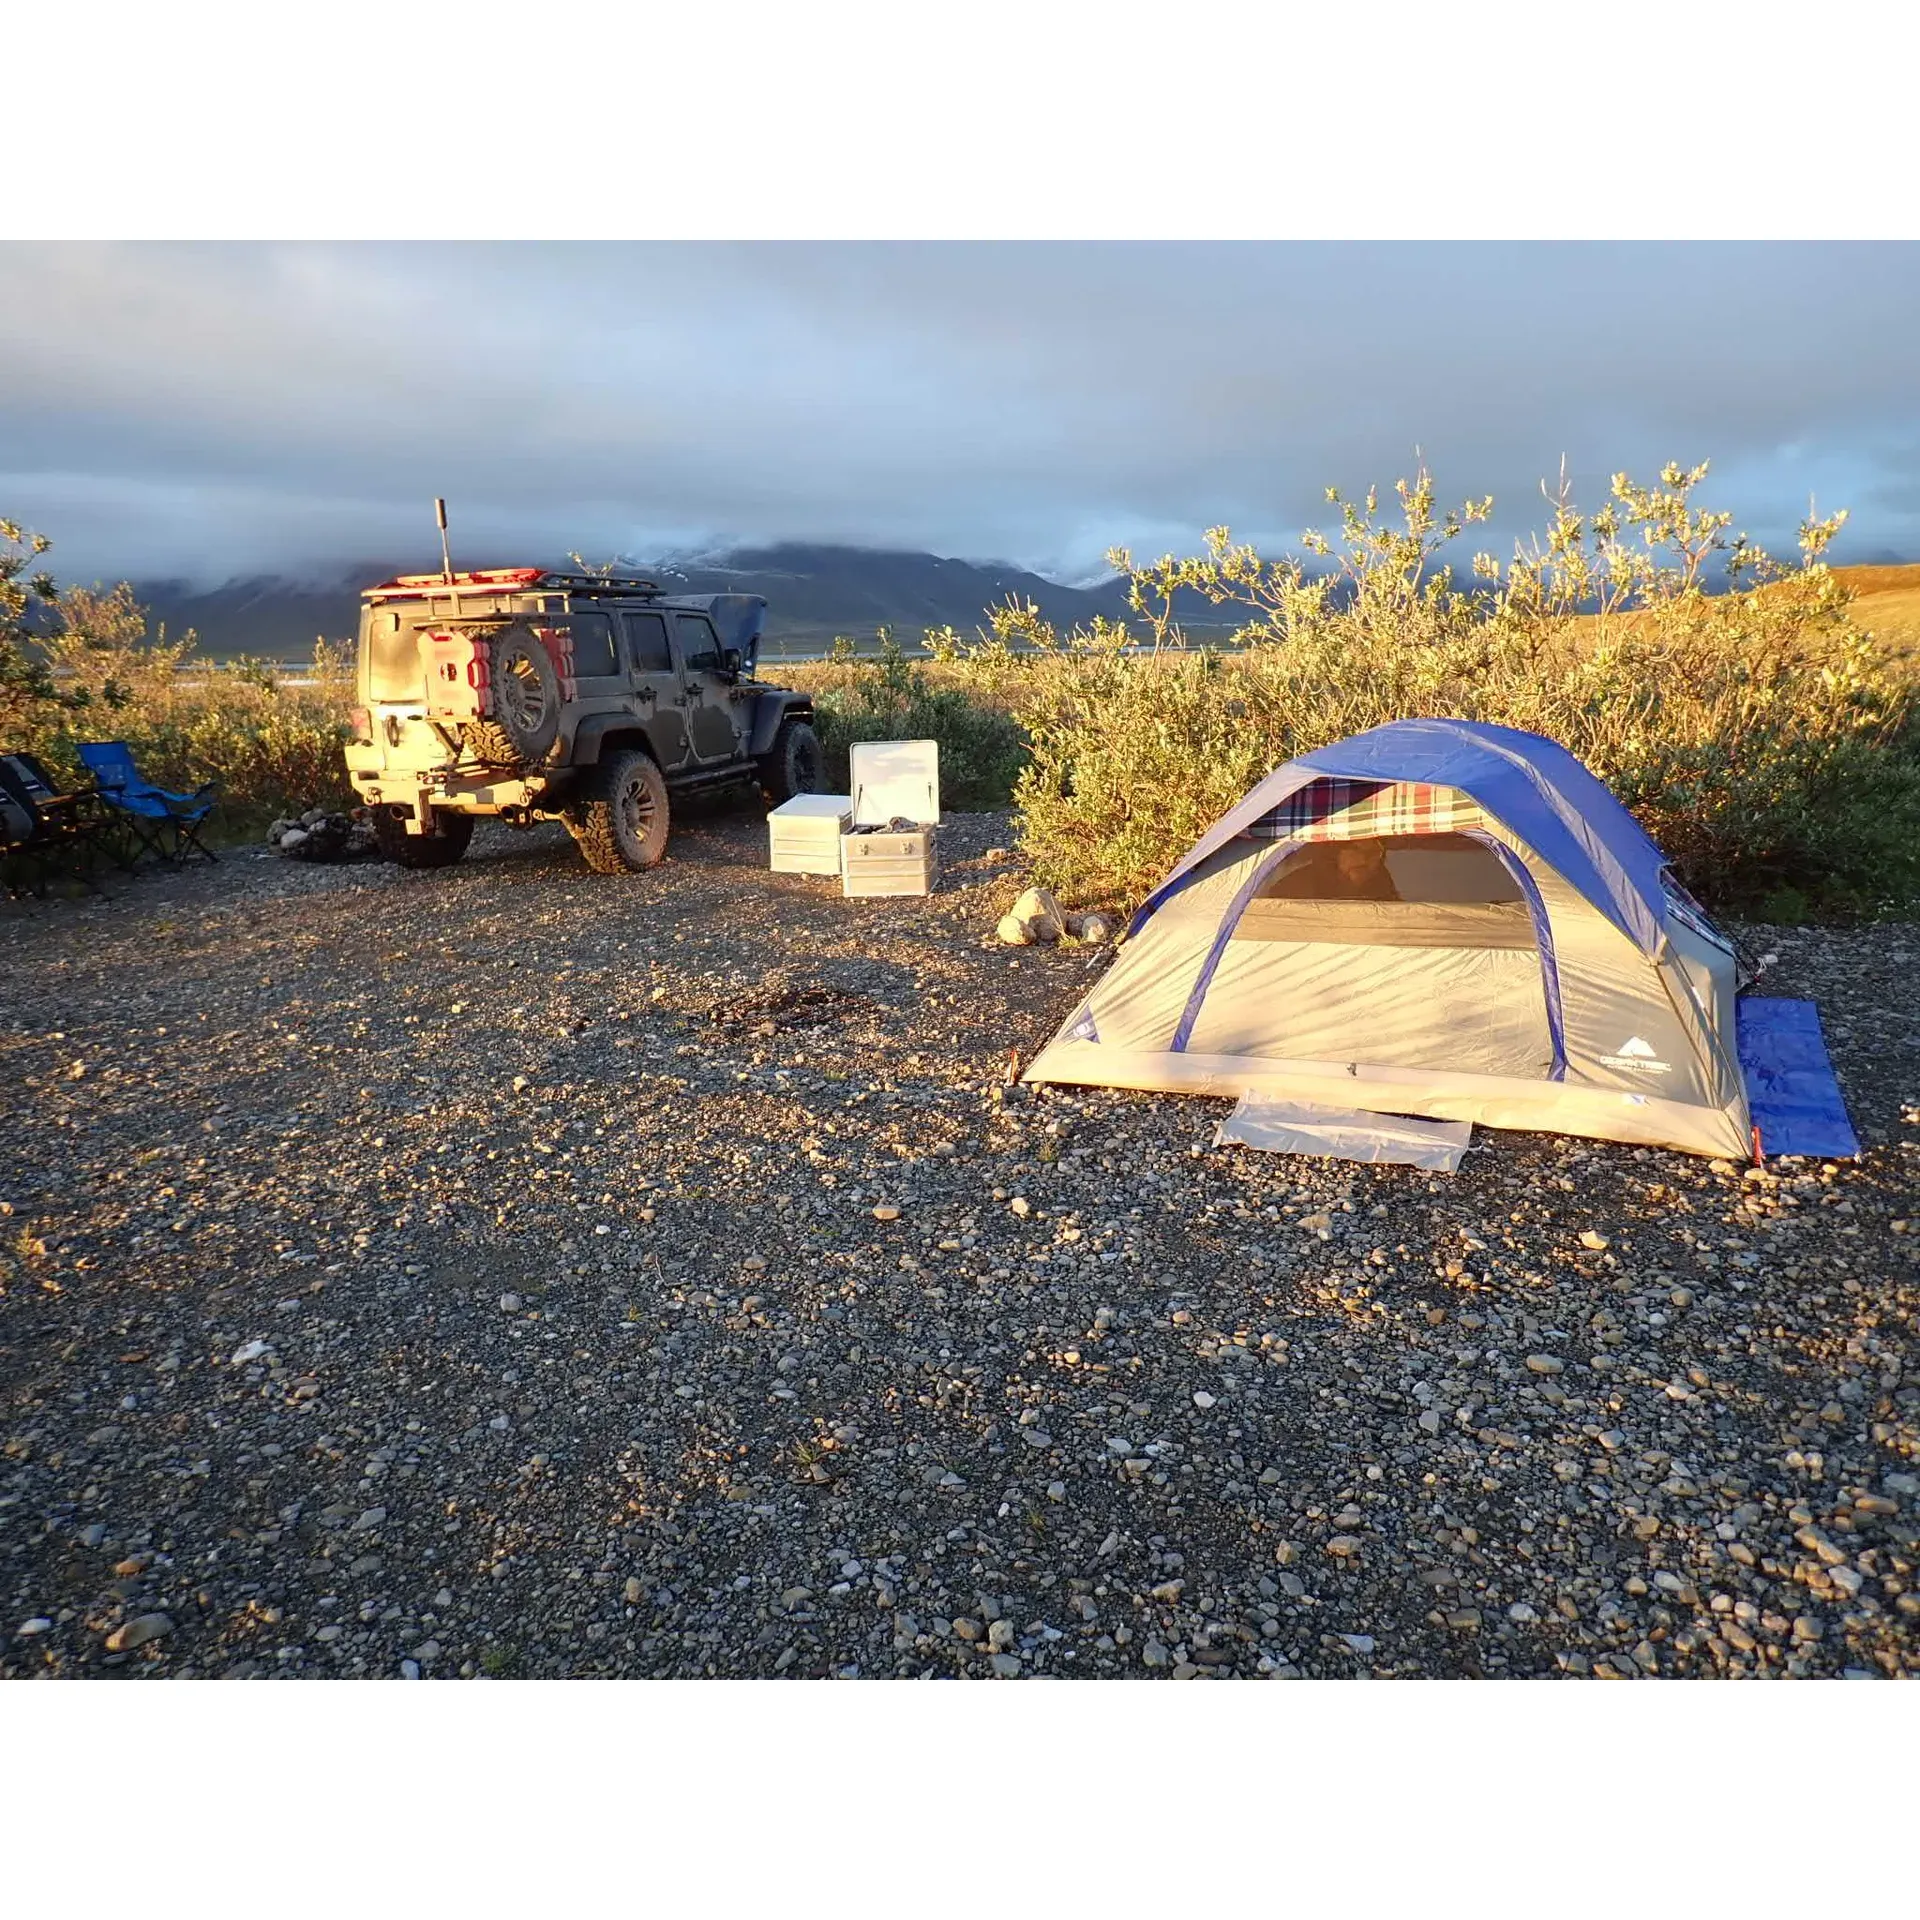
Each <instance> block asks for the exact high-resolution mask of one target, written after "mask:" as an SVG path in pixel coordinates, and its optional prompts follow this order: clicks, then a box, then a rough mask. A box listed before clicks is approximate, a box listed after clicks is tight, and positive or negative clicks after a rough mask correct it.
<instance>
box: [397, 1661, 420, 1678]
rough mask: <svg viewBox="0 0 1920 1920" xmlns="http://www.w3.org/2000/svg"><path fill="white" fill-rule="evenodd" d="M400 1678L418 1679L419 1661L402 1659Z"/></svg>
mask: <svg viewBox="0 0 1920 1920" xmlns="http://www.w3.org/2000/svg"><path fill="white" fill-rule="evenodd" d="M400 1678H401V1679H402V1680H418V1679H419V1678H420V1662H419V1661H418V1660H402V1661H401V1662H400Z"/></svg>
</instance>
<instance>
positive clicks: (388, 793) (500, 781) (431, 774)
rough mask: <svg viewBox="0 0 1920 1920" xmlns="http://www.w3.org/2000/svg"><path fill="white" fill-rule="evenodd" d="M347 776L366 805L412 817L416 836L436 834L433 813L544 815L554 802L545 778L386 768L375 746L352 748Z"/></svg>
mask: <svg viewBox="0 0 1920 1920" xmlns="http://www.w3.org/2000/svg"><path fill="white" fill-rule="evenodd" d="M347 775H348V778H349V779H350V780H351V781H352V782H353V789H354V792H355V793H356V794H357V795H358V796H359V798H360V801H361V804H362V805H363V806H369V807H391V808H393V809H394V810H395V811H396V812H404V813H405V814H406V815H407V830H408V832H410V833H425V832H427V831H429V830H430V828H431V826H432V820H431V815H430V809H432V808H434V807H439V808H441V809H442V810H443V811H445V812H447V813H473V814H501V813H504V814H515V813H533V812H536V811H538V810H540V809H541V808H542V807H543V806H544V805H545V804H547V803H548V802H549V801H550V800H551V798H552V783H551V782H550V781H549V780H548V779H547V778H546V777H545V776H544V775H535V776H533V777H531V778H528V777H526V776H523V775H519V774H507V773H497V774H452V773H448V772H446V771H445V770H443V769H441V768H438V767H386V766H381V765H380V764H379V761H378V751H377V749H375V748H372V747H365V746H360V747H357V748H356V747H352V746H350V747H349V748H348V749H347Z"/></svg>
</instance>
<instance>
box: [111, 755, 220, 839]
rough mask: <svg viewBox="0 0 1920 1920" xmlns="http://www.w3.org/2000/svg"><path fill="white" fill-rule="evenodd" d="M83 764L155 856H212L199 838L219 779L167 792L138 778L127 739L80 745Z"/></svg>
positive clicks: (112, 806)
mask: <svg viewBox="0 0 1920 1920" xmlns="http://www.w3.org/2000/svg"><path fill="white" fill-rule="evenodd" d="M80 764H81V765H82V766H83V767H85V768H86V770H87V771H88V772H89V773H90V774H92V775H93V780H94V785H95V787H96V788H97V789H98V790H99V794H100V798H101V799H102V801H104V802H105V803H106V805H107V806H108V807H109V808H110V809H111V810H112V811H113V812H114V813H115V814H116V815H117V816H118V817H119V818H120V819H121V820H123V821H124V822H125V823H126V825H127V826H128V827H129V828H131V830H132V832H133V836H134V838H135V840H136V841H137V842H138V843H139V845H140V846H141V847H142V848H144V849H145V850H146V851H147V852H148V853H151V854H152V855H153V856H154V857H155V859H158V860H166V861H169V862H176V863H177V862H179V861H182V860H184V859H186V857H187V856H188V855H189V854H193V853H197V854H199V855H201V856H202V857H203V858H205V859H208V860H212V859H213V858H214V856H213V854H212V853H211V852H209V851H208V849H207V848H206V846H205V845H204V844H202V842H201V839H200V829H201V827H202V825H203V824H204V823H205V821H206V818H207V815H208V814H210V813H211V812H212V811H213V803H214V801H215V800H216V799H217V798H218V797H219V792H220V784H219V782H218V781H215V780H210V781H208V782H207V784H206V785H205V786H203V787H201V788H200V789H199V790H198V791H197V792H194V793H169V792H168V791H167V790H166V788H164V787H156V786H155V785H154V784H153V783H152V782H151V781H150V780H143V779H142V778H141V777H140V770H139V768H138V767H136V766H135V765H134V764H133V753H132V750H131V749H130V748H129V747H128V746H127V743H126V742H125V741H124V740H96V741H92V742H90V743H88V744H87V745H85V746H82V747H81V748H80Z"/></svg>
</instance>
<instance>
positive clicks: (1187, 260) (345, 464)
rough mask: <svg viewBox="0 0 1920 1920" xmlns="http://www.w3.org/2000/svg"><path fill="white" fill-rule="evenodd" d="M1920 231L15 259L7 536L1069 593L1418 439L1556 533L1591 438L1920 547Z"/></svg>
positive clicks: (151, 551) (1598, 454) (1756, 522)
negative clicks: (603, 557) (20, 527)
mask: <svg viewBox="0 0 1920 1920" xmlns="http://www.w3.org/2000/svg"><path fill="white" fill-rule="evenodd" d="M1917 318H1920V247H1914V246H1909V245H1885V246H1845V245H1828V244H1815V245H1805V246H1798V245H1774V246H1682V245H1658V246H1655V245H1644V246H1642V245H1632V246H1627V245H1622V246H1592V245H1565V246H1560V245H1552V246H1521V245H1504V244H1503V245H1486V246H1465V245H1462V246H1446V245H1437V244H1417V245H1406V246H1384V245H1353V246H1324V245H1293V244H1287V245H1262V246H1247V245H1234V246H1204V245H1006V246H998V245H995V246H938V245H925V246H922V245H876V246H841V245H833V246H828V245H821V246H813V245H805V244H797V243H783V244H777V245H767V246H743V245H715V246H683V245H602V246H558V245H556V246H545V245H500V246H487V247H473V246H450V245H449V246H440V245H424V246H422V245H387V244H381V245H368V246H312V245H299V246H292V245H288V246H242V245H230V246H205V245H198V246H161V245H138V246H131V245H130V246H93V245H84V246H82V245H75V246H60V247H46V246H29V245H13V246H5V247H0V515H4V516H8V517H12V518H15V519H20V520H24V521H26V522H28V523H29V524H31V525H33V526H35V527H37V528H39V529H40V530H41V531H42V532H45V533H47V534H48V535H50V536H51V537H52V538H53V539H54V541H55V542H56V552H55V555H54V558H55V559H56V561H57V562H58V563H59V570H60V571H61V572H62V574H63V575H65V576H66V577H70V578H73V577H79V578H90V577H94V576H96V575H100V576H112V575H121V574H130V575H135V576H146V577H152V576H155V575H163V574H164V575H185V576H188V577H192V578H195V579H198V580H202V581H215V580H219V579H223V578H226V577H229V576H232V575H235V574H240V573H250V572H258V571H270V570H278V571H299V572H314V571H324V570H326V569H327V568H328V567H329V565H331V564H335V563H344V562H348V561H353V560H358V559H365V558H380V559H395V560H405V559H408V558H413V559H416V560H418V562H419V563H420V564H422V565H425V564H428V563H429V562H431V561H433V560H434V559H435V558H436V557H437V548H436V545H435V535H434V532H433V526H432V519H431V512H430V503H431V500H432V497H433V496H434V495H435V494H445V495H446V496H447V497H448V499H449V501H450V503H451V506H452V511H453V515H454V525H455V540H456V554H457V557H461V558H465V559H467V560H469V561H470V562H473V563H480V562H483V561H498V560H505V559H511V558H513V557H515V556H517V555H521V554H527V553H540V554H545V553H554V552H559V551H564V550H566V549H568V548H579V549H581V550H583V551H588V552H590V553H594V554H607V555H611V554H613V553H615V552H621V553H626V554H629V555H633V556H636V557H644V558H654V557H658V556H660V555H662V554H664V553H667V552H672V551H686V550H689V549H701V548H711V547H714V546H725V545H735V544H761V543H766V542H770V541H775V540H782V539H799V540H819V541H839V542H848V543H853V544H860V545H870V546H898V547H914V548H930V549H932V550H934V551H936V552H941V553H948V554H955V555H960V556H965V557H972V558H995V559H1006V560H1012V561H1016V562H1019V563H1021V564H1024V565H1029V566H1033V567H1036V568H1037V569H1039V570H1041V571H1043V572H1047V573H1051V574H1054V575H1056V576H1059V577H1084V576H1086V575H1087V574H1089V573H1091V572H1093V571H1096V570H1098V567H1099V563H1100V556H1101V554H1102V552H1103V551H1104V549H1105V548H1106V547H1107V546H1108V545H1110V544H1112V543H1114V542H1116V541H1118V542H1130V543H1132V544H1133V545H1134V546H1135V547H1136V548H1137V549H1151V550H1156V551H1157V550H1159V549H1160V548H1162V547H1164V546H1169V545H1174V546H1177V545H1181V544H1183V543H1187V542H1191V541H1193V540H1194V539H1195V538H1196V537H1197V535H1198V532H1199V530H1200V529H1201V528H1202V527H1204V526H1206V525H1209V524H1212V523H1215V522H1220V521H1226V522H1228V523H1230V524H1231V525H1232V526H1233V527H1234V528H1235V530H1236V532H1242V533H1245V534H1248V535H1252V536H1255V537H1259V538H1262V539H1264V540H1267V541H1270V542H1272V543H1273V544H1274V545H1276V546H1283V545H1291V544H1293V543H1294V542H1296V541H1297V537H1298V534H1299V531H1300V529H1301V528H1302V527H1303V526H1307V525H1312V524H1318V523H1322V522H1324V521H1325V520H1326V518H1327V509H1326V508H1325V506H1324V504H1323V503H1322V498H1321V490H1322V488H1324V487H1325V486H1327V485H1330V484H1332V485H1338V486H1341V487H1342V488H1344V489H1347V490H1359V489H1361V488H1364V487H1365V486H1366V485H1367V483H1368V482H1370V481H1378V482H1380V483H1382V484H1383V485H1390V484H1391V482H1392V481H1393V479H1394V478H1395V477H1396V476H1397V475H1399V474H1401V473H1404V472H1406V471H1407V470H1408V469H1409V468H1410V466H1411V465H1412V463H1413V460H1414V458H1415V449H1416V448H1418V449H1420V450H1421V451H1422V452H1423V453H1424V454H1425V456H1426V458H1427V459H1428V461H1429V462H1430V464H1431V465H1432V466H1433V468H1434V470H1435V472H1436V475H1437V477H1438V479H1439V481H1440V484H1441V489H1442V492H1443V494H1444V495H1445V496H1447V497H1449V498H1459V497H1465V496H1467V495H1469V494H1474V495H1478V494H1482V493H1488V492H1491V493H1493V494H1494V495H1495V496H1496V498H1497V499H1498V501H1499V502H1500V505H1501V515H1500V518H1501V521H1502V524H1503V529H1504V530H1505V531H1507V532H1512V531H1515V530H1518V529H1520V528H1522V527H1524V526H1527V525H1531V524H1532V522H1533V519H1534V517H1535V515H1536V512H1537V508H1538V492H1537V487H1538V482H1539V480H1540V478H1541V476H1542V475H1545V474H1549V473H1552V472H1554V471H1555V470H1556V469H1557V468H1558V466H1559V463H1560V460H1561V458H1562V456H1563V455H1564V456H1565V457H1566V459H1567V461H1568V465H1569V471H1570V472H1571V474H1572V475H1573V477H1574V480H1575V482H1576V485H1577V486H1578V488H1579V489H1580V491H1581V493H1582V494H1583V495H1584V497H1586V498H1587V499H1588V500H1597V499H1598V498H1599V496H1600V495H1601V494H1603V493H1604V489H1605V483H1606V475H1607V474H1608V473H1610V472H1612V471H1614V470H1616V469H1621V468H1625V469H1628V470H1631V471H1634V472H1635V473H1637V474H1650V473H1651V471H1652V470H1653V469H1654V468H1655V467H1657V466H1658V465H1659V464H1660V463H1661V462H1662V461H1664V460H1667V459H1681V460H1688V461H1692V460H1698V459H1704V458H1711V459H1712V460H1713V462H1714V475H1713V480H1712V482H1711V483H1710V487H1711V491H1712V495H1713V499H1714V502H1715V504H1718V505H1724V506H1727V507H1730V508H1731V509H1733V510H1734V512H1735V513H1736V515H1737V516H1738V517H1739V519H1740V522H1741V523H1742V524H1743V525H1746V526H1748V527H1750V528H1751V529H1752V530H1753V531H1754V532H1755V533H1756V534H1757V535H1758V536H1760V537H1761V538H1762V539H1763V540H1765V541H1768V542H1778V543H1780V544H1782V545H1787V544H1790V543H1791V540H1792V535H1793V529H1794V526H1795V524H1796V522H1797V520H1798V519H1799V517H1800V516H1801V515H1802V514H1803V513H1804V512H1805V510H1806V506H1807V496H1808V494H1809V492H1810V491H1811V492H1814V493H1816V494H1817V496H1818V500H1819V505H1820V507H1821V509H1822V511H1826V510H1828V509H1830V508H1833V507H1838V506H1848V507H1851V508H1852V509H1853V519H1852V522H1851V524H1850V526H1849V529H1848V536H1847V540H1846V550H1847V551H1850V552H1851V553H1853V554H1855V555H1863V554H1870V553H1885V552H1896V553H1902V554H1913V555H1920V358H1916V356H1915V355H1914V354H1913V353H1912V351H1911V342H1912V338H1913V335H1914V332H1915V323H1916V319H1917Z"/></svg>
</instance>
